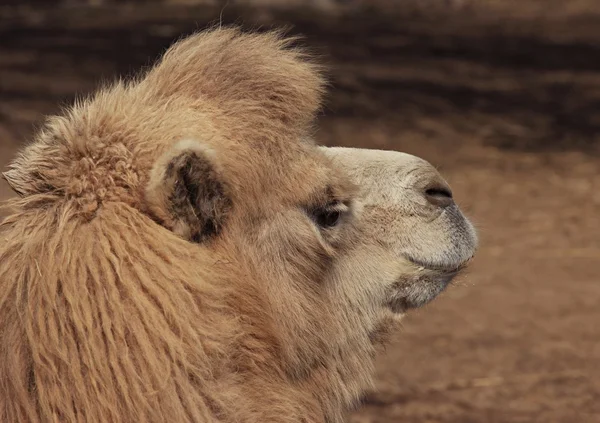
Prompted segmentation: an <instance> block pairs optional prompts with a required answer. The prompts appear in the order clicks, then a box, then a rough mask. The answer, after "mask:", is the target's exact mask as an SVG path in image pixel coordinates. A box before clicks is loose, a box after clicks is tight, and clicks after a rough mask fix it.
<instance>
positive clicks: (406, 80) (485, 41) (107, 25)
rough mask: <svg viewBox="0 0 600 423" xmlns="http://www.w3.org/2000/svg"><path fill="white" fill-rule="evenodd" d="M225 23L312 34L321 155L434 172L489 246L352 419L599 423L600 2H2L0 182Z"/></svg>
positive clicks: (384, 359) (427, 312)
mask: <svg viewBox="0 0 600 423" xmlns="http://www.w3.org/2000/svg"><path fill="white" fill-rule="evenodd" d="M219 22H222V23H223V24H231V23H237V24H239V25H242V26H243V27H244V28H247V29H256V30H264V29H268V28H272V27H278V26H282V25H284V26H287V27H289V28H290V32H292V33H299V34H302V35H304V36H305V44H308V45H309V46H310V48H311V49H312V51H313V52H315V53H316V54H318V55H319V56H320V58H321V62H323V63H325V64H326V65H327V67H328V69H329V75H330V79H331V91H330V94H329V96H328V98H327V102H326V105H325V107H324V109H323V112H322V113H321V115H320V117H319V130H318V132H317V135H316V136H317V140H318V142H319V143H321V144H326V145H343V146H356V147H367V148H379V149H394V150H400V151H405V152H408V153H411V154H416V155H419V156H421V157H423V158H425V159H427V160H429V161H431V162H432V163H433V164H434V165H435V166H436V167H438V168H439V169H440V170H441V171H442V173H443V174H444V175H445V176H446V178H447V180H448V181H449V182H450V184H451V185H452V187H453V189H454V191H455V194H456V198H457V199H458V202H459V203H460V204H461V205H462V207H463V209H464V210H465V211H466V212H467V213H468V214H469V216H470V217H472V218H473V220H474V221H475V223H476V225H477V226H478V228H479V231H480V235H481V245H482V247H481V250H480V252H479V254H478V256H477V258H476V260H475V262H474V265H473V267H472V269H471V270H470V272H469V273H468V274H467V275H466V276H463V277H462V278H461V279H460V280H459V281H457V283H456V284H455V285H454V286H453V287H452V288H451V289H450V290H448V292H447V293H446V294H444V295H443V296H442V298H440V299H439V300H437V301H435V302H433V303H432V304H431V305H429V306H427V307H426V308H424V309H421V310H418V311H417V312H414V313H412V314H411V315H409V316H408V317H407V318H406V320H405V323H404V329H403V330H402V333H399V334H397V336H396V338H395V339H394V342H393V343H392V344H391V345H390V346H388V347H387V349H386V351H385V352H384V353H382V354H381V357H380V358H379V361H378V375H377V380H378V383H377V385H378V387H377V388H378V389H377V391H376V392H374V393H373V394H371V395H369V396H368V397H367V399H366V401H365V404H364V406H363V407H362V408H361V409H360V410H358V411H357V412H356V413H354V414H353V415H351V416H350V417H349V421H350V422H353V423H358V422H362V423H367V422H373V423H374V422H381V423H383V422H406V423H408V422H415V423H426V422H427V423H431V422H456V423H458V422H460V423H468V422H511V423H512V422H544V423H549V422H600V1H598V0H568V1H565V0H388V1H384V0H371V1H368V0H289V1H285V0H245V1H242V0H229V1H208V0H204V1H203V0H155V1H142V0H138V1H136V0H128V1H125V0H122V1H117V0H114V1H108V0H70V1H66V0H65V1H24V0H2V1H1V3H0V167H1V168H4V167H5V166H6V164H7V163H8V162H9V161H10V160H11V159H12V157H13V156H14V154H15V152H16V150H17V149H18V148H19V147H20V146H22V145H24V143H26V142H28V141H30V140H31V139H32V136H33V133H34V131H35V130H36V128H39V126H40V124H41V123H42V122H43V117H44V115H46V114H53V113H58V112H59V111H60V109H61V107H63V106H66V105H68V104H70V103H71V102H72V101H73V100H74V99H75V98H77V97H81V96H83V95H86V94H87V93H89V92H91V91H92V90H94V89H95V88H97V87H98V86H99V85H100V84H101V83H104V82H106V81H111V80H113V79H114V78H115V77H117V76H123V77H127V76H131V75H133V74H134V73H135V72H137V71H138V70H140V69H141V68H143V67H146V66H149V65H150V64H152V62H153V61H154V59H156V58H157V57H158V56H159V55H160V54H161V53H162V52H163V51H164V49H165V48H166V47H167V46H168V45H169V44H171V43H172V41H173V40H175V39H177V38H179V37H181V36H182V35H185V34H189V33H190V32H192V31H195V30H198V29H202V28H204V27H206V26H207V25H208V24H215V23H219ZM10 195H12V193H11V191H10V190H9V189H8V187H7V186H6V184H5V183H4V182H3V181H2V182H1V184H0V200H3V199H6V198H8V197H9V196H10Z"/></svg>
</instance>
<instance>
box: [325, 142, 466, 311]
mask: <svg viewBox="0 0 600 423" xmlns="http://www.w3.org/2000/svg"><path fill="white" fill-rule="evenodd" d="M322 150H323V152H324V153H325V154H326V155H327V156H329V157H331V158H332V159H333V161H334V162H335V163H336V164H337V165H338V166H340V168H341V169H343V171H345V172H346V173H347V174H348V175H349V177H350V178H351V180H352V181H353V182H354V183H355V184H356V185H357V186H358V187H359V193H358V194H357V200H356V201H357V203H359V204H360V208H361V212H360V213H359V215H358V217H357V220H358V221H359V222H360V227H361V231H362V234H361V242H360V244H361V247H362V248H363V249H364V250H363V253H362V254H368V253H367V252H368V251H377V250H380V251H381V252H380V253H379V254H376V255H375V257H379V258H380V260H381V263H380V266H381V267H382V268H388V267H390V268H392V269H393V268H394V267H396V268H397V269H398V270H397V272H398V274H397V276H394V271H393V270H392V271H391V274H390V273H389V271H388V272H386V273H383V274H380V275H379V276H375V277H374V279H375V280H373V281H372V282H371V283H373V284H375V285H381V289H382V292H384V293H385V294H384V296H383V297H382V298H381V300H382V301H383V303H384V304H386V305H388V306H389V307H390V308H391V309H393V310H394V311H395V312H403V311H405V310H407V309H409V308H413V307H419V306H421V305H424V304H426V303H428V302H429V301H431V300H432V299H434V298H435V297H436V296H437V295H438V294H439V293H440V292H442V291H443V290H444V288H445V287H446V286H447V285H448V283H449V282H450V281H451V280H452V278H453V277H454V276H455V275H457V274H458V272H459V271H460V270H461V269H462V268H464V267H465V266H466V264H467V262H468V261H469V260H470V259H471V257H472V256H473V255H474V253H475V250H476V248H477V235H476V232H475V230H474V228H473V226H472V224H471V223H470V222H469V220H468V219H467V218H466V217H465V216H464V215H463V214H462V213H461V211H460V209H459V207H458V205H457V204H456V203H455V202H454V199H453V197H452V191H451V190H450V187H449V186H448V184H447V183H446V181H445V180H444V179H443V178H442V176H441V175H440V174H439V173H438V172H437V170H436V169H435V168H434V167H433V166H432V165H431V164H429V163H428V162H426V161H425V160H422V159H420V158H418V157H415V156H411V155H409V154H404V153H399V152H393V151H378V150H366V149H352V148H322ZM368 257H369V256H367V255H365V257H364V258H362V260H361V257H360V254H357V257H356V260H357V261H359V260H360V261H369V259H368ZM371 265H373V264H371ZM374 272H376V270H375V269H374ZM374 275H378V273H374Z"/></svg>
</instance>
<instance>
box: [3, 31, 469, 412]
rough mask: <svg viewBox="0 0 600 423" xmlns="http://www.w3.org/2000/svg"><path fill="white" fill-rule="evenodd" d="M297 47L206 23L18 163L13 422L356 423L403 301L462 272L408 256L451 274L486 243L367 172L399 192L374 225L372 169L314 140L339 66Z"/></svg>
mask: <svg viewBox="0 0 600 423" xmlns="http://www.w3.org/2000/svg"><path fill="white" fill-rule="evenodd" d="M292 42H293V40H291V39H286V38H283V37H282V36H281V34H278V33H267V34H262V35H258V34H242V33H241V32H240V31H239V30H237V29H215V30H211V31H207V32H203V33H199V34H196V35H193V36H191V37H189V38H187V39H184V40H182V41H180V42H179V43H177V44H175V45H174V46H173V47H172V48H171V49H169V50H168V51H167V53H166V54H165V55H164V57H163V58H162V60H161V61H160V62H159V63H158V64H157V65H156V66H155V67H153V68H152V69H151V70H150V71H149V72H147V74H146V75H144V76H143V77H142V78H139V79H138V80H136V81H133V82H130V83H122V82H120V83H116V84H115V85H113V86H111V87H108V88H105V89H102V90H100V91H99V92H98V93H97V94H96V95H95V96H93V97H92V98H91V99H89V100H86V101H83V102H81V103H80V104H76V105H75V106H74V107H73V108H71V109H70V110H68V111H67V112H66V113H65V114H64V115H63V116H58V117H52V118H51V119H49V121H48V122H47V124H46V126H45V128H44V129H43V130H42V131H41V132H40V133H39V134H38V136H37V138H36V140H35V142H34V143H33V144H31V145H30V146H28V147H27V148H26V149H25V150H24V151H23V152H22V154H21V155H20V156H19V157H18V158H17V159H16V160H15V162H14V163H13V164H12V165H11V167H10V169H9V171H8V172H6V173H5V175H4V176H5V178H6V179H7V181H8V183H9V184H10V185H11V186H12V187H13V188H14V190H15V191H16V192H17V193H18V194H19V195H20V198H18V199H16V200H13V201H11V203H10V204H9V205H10V207H11V209H12V214H11V215H10V216H9V217H8V218H7V219H6V220H5V221H4V222H3V223H2V224H1V226H0V231H1V232H0V236H1V239H2V244H1V245H0V340H1V342H0V421H2V422H17V421H18V422H61V423H64V422H84V421H85V422H178V423H179V422H223V423H225V422H256V423H258V422H261V423H263V422H303V423H309V422H315V423H316V422H332V423H338V422H341V421H343V418H344V413H345V411H346V410H347V409H348V408H350V407H351V406H353V405H354V404H355V403H356V402H357V400H358V399H359V397H360V396H361V394H362V393H363V392H364V390H365V389H366V388H368V387H369V386H370V384H371V374H372V370H373V355H374V352H375V344H376V343H377V342H380V340H381V338H382V337H383V334H385V333H386V331H387V330H388V329H389V328H390V327H391V325H390V322H391V321H392V320H394V319H395V318H394V317H393V316H394V314H393V313H392V310H391V309H392V308H394V307H396V308H398V307H399V305H401V304H408V302H407V301H404V296H405V295H410V296H411V297H410V299H411V301H412V304H417V303H423V302H425V301H427V300H429V299H431V298H433V297H434V296H435V295H436V294H437V293H438V292H440V291H441V290H442V289H443V287H445V285H446V284H447V282H448V280H449V279H448V278H447V276H446V274H445V273H443V272H442V270H440V269H441V268H440V264H435V263H434V265H433V266H432V269H435V270H427V271H425V270H423V269H424V268H423V267H422V266H423V264H419V266H417V265H416V264H414V263H412V262H410V261H409V260H408V259H407V258H406V257H405V254H404V253H403V251H405V249H406V248H407V247H410V246H411V245H412V244H414V249H413V250H414V251H413V252H414V253H415V257H417V258H418V259H419V262H420V263H423V262H424V261H426V260H428V259H429V258H430V256H431V257H441V258H442V259H444V258H445V259H448V257H450V258H452V261H451V262H448V260H446V262H444V263H442V264H444V266H450V270H451V271H452V272H454V273H456V272H455V268H456V267H457V266H458V265H459V264H460V263H461V262H462V261H464V260H465V259H467V258H468V257H469V256H470V255H471V254H472V251H473V248H474V247H473V245H474V242H475V241H474V239H475V238H474V235H473V234H471V232H472V231H471V232H469V231H470V230H471V229H469V228H470V227H469V226H468V225H467V223H465V221H463V220H462V215H460V212H458V210H457V209H456V210H455V211H454V212H453V213H449V214H444V216H443V217H442V218H437V217H439V216H440V213H442V211H441V209H439V208H438V207H433V206H431V205H426V206H422V207H421V206H420V207H421V208H422V210H421V209H416V208H415V207H416V206H415V204H417V203H418V202H419V201H424V197H423V196H422V193H421V192H420V191H416V190H412V188H411V187H410V186H409V188H411V189H410V190H407V189H405V190H404V191H402V189H397V190H395V191H394V192H392V193H391V194H388V193H386V192H385V191H384V190H383V188H385V184H387V182H388V181H387V180H386V181H385V183H381V182H379V183H378V184H375V185H374V184H371V185H370V186H378V187H379V188H378V189H380V190H382V193H383V194H382V195H381V196H380V197H381V198H383V199H384V200H375V203H374V204H371V205H369V207H368V208H365V212H364V216H365V218H364V219H361V218H360V216H361V213H362V212H361V211H360V209H361V208H360V207H359V205H358V203H357V200H356V199H357V196H358V191H357V187H356V186H355V185H354V182H351V181H352V179H350V178H349V177H348V176H346V173H344V172H341V171H340V168H339V167H338V166H337V165H336V164H335V163H334V161H335V160H334V159H332V158H330V157H329V156H327V155H326V154H324V153H323V152H322V151H321V150H320V149H319V148H317V147H316V146H314V145H313V144H312V142H311V141H310V133H309V131H310V129H311V128H310V126H311V122H312V120H313V118H314V115H315V112H316V110H317V109H318V108H319V104H320V100H321V94H322V88H323V79H322V77H321V76H320V74H319V72H318V68H317V67H316V66H315V65H313V64H311V62H310V60H307V58H306V57H305V55H304V54H303V53H302V52H301V51H299V50H297V49H295V48H293V46H292V44H293V43H292ZM335 154H338V156H339V157H344V155H345V154H346V153H342V154H339V153H335ZM335 154H334V155H335ZM396 154H397V156H394V157H396V158H397V157H401V160H400V159H398V160H400V162H402V163H406V164H407V166H408V167H405V168H403V169H404V170H403V172H406V175H410V177H412V178H415V177H416V176H415V175H417V173H418V172H417V173H415V172H413V170H415V168H414V167H415V166H417V167H419V168H425V171H424V172H421V173H420V174H422V175H425V176H426V177H427V178H429V179H432V178H433V179H435V178H439V176H437V173H435V171H434V170H433V168H431V167H430V166H429V165H427V164H424V162H423V161H415V160H416V159H415V160H412V159H411V160H408V159H406V157H404V156H400V155H399V153H396ZM350 156H351V157H353V159H352V160H350V161H348V164H349V165H348V168H349V169H350V170H351V171H353V172H355V173H357V174H359V173H361V172H360V166H361V165H360V163H361V162H360V161H353V160H354V159H357V158H359V157H355V155H352V154H350ZM359 156H360V155H359ZM405 156H406V155H405ZM369 157H371V156H369ZM373 157H375V159H373V160H374V161H372V162H369V163H370V165H369V166H370V167H369V168H368V169H367V170H369V169H370V170H369V171H368V172H362V173H364V174H365V175H371V174H373V175H375V177H376V175H377V174H378V173H379V172H380V167H381V165H380V163H383V162H382V161H380V155H375V156H373ZM413 159H414V158H413ZM369 160H371V159H369ZM400 162H398V161H396V159H395V158H394V159H393V160H392V161H391V162H390V163H391V165H390V166H388V170H389V172H390V175H391V176H390V177H389V178H388V179H389V181H391V180H392V179H393V178H396V177H397V175H404V173H402V172H400V170H399V169H400V168H399V166H400V165H399V163H400ZM386 166H387V165H386ZM410 166H412V167H410ZM427 166H429V167H427ZM409 167H410V169H409ZM411 169H412V170H411ZM417 170H418V169H417ZM357 171H358V172H357ZM369 177H371V176H369ZM420 182H427V181H420ZM399 184H400V186H401V187H406V186H407V185H406V184H405V183H404V182H403V181H400V182H399ZM403 189H404V188H403ZM408 191H410V195H412V196H413V197H414V198H415V199H416V200H415V201H414V202H412V200H411V202H407V203H406V204H407V205H406V207H405V208H402V207H399V205H402V204H403V197H402V194H401V193H402V192H408ZM375 194H377V193H376V192H374V191H373V189H370V190H369V195H370V197H369V196H366V197H365V198H366V199H367V200H369V199H370V198H376V195H375ZM413 197H410V198H413ZM392 200H393V201H392ZM369 201H371V200H369ZM378 201H380V202H382V204H384V203H385V204H387V205H386V207H387V208H386V209H378V208H377V204H376V203H377V202H378ZM388 206H389V207H388ZM415 210H417V211H418V213H416V212H415ZM404 212H406V216H407V217H406V225H403V224H401V222H398V220H399V216H401V215H402V213H404ZM377 216H380V217H377ZM381 216H383V218H381ZM379 222H385V227H383V226H382V225H381V224H380V223H379ZM430 222H433V223H430ZM369 225H371V226H372V225H380V227H378V228H377V230H374V229H375V228H374V227H370V226H369ZM391 227H393V228H396V229H395V230H397V231H400V232H402V233H400V232H398V233H390V231H389V228H391ZM421 227H422V228H424V231H423V233H422V234H421V233H419V234H418V236H416V237H412V238H411V236H410V234H411V233H414V232H418V229H419V228H421ZM428 228H429V229H428ZM457 232H460V233H457ZM373 234H375V235H376V236H377V237H380V238H377V237H374V236H373ZM397 239H399V240H401V242H402V243H403V244H402V245H399V246H398V245H396V244H395V243H396V240H397ZM437 240H440V241H437ZM455 240H459V241H460V243H457V241H455ZM467 241H468V242H470V244H468V242H467ZM438 243H442V244H443V245H441V246H440V248H439V249H438V250H439V251H437V250H436V251H432V250H434V249H436V248H437V244H438ZM463 244H464V245H463ZM467 244H468V245H467ZM465 245H467V246H465ZM432 246H433V247H432ZM459 247H460V248H459ZM430 253H432V254H430ZM433 253H436V254H437V255H436V254H433ZM438 253H439V254H438ZM419 269H420V270H419ZM418 272H420V273H418ZM452 272H451V273H452ZM417 273H418V274H417ZM422 287H424V288H422ZM393 289H395V290H396V291H397V292H396V291H394V292H392V290H393Z"/></svg>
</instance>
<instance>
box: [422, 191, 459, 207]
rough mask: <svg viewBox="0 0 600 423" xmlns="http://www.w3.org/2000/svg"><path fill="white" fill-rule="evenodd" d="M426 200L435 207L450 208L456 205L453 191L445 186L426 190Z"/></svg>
mask: <svg viewBox="0 0 600 423" xmlns="http://www.w3.org/2000/svg"><path fill="white" fill-rule="evenodd" d="M425 198H426V199H427V201H429V202H430V203H431V204H433V205H434V206H438V207H448V206H450V205H452V204H454V200H453V199H452V191H450V188H448V187H445V186H433V187H429V188H427V189H426V190H425Z"/></svg>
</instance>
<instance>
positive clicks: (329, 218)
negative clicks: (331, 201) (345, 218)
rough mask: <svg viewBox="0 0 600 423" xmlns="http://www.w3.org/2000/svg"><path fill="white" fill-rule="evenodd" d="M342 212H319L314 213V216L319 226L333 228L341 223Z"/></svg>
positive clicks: (325, 210)
mask: <svg viewBox="0 0 600 423" xmlns="http://www.w3.org/2000/svg"><path fill="white" fill-rule="evenodd" d="M341 215H342V212H341V211H340V210H335V209H334V210H327V209H324V210H317V211H315V212H314V214H313V216H314V219H315V222H316V223H317V225H319V226H321V227H323V228H332V227H334V226H336V225H337V224H338V223H339V221H340V217H341Z"/></svg>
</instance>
